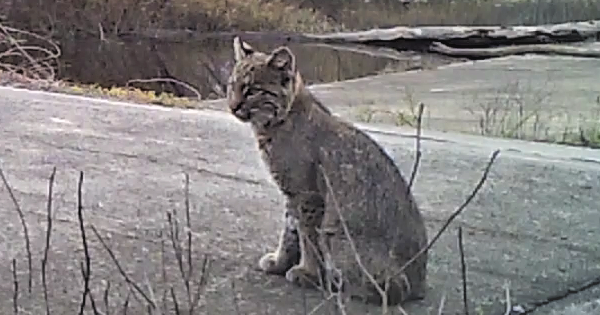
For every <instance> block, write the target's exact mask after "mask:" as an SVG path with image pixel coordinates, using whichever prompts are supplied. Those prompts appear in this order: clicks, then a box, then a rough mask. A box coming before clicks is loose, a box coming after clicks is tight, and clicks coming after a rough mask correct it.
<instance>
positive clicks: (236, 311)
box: [231, 279, 242, 315]
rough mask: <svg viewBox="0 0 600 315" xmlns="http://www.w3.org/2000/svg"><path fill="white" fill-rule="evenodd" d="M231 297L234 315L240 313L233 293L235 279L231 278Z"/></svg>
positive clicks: (235, 295)
mask: <svg viewBox="0 0 600 315" xmlns="http://www.w3.org/2000/svg"><path fill="white" fill-rule="evenodd" d="M231 298H232V302H233V309H234V310H235V315H242V313H241V312H240V306H239V304H238V299H237V294H236V293H235V280H234V279H231Z"/></svg>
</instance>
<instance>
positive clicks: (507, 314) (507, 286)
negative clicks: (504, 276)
mask: <svg viewBox="0 0 600 315" xmlns="http://www.w3.org/2000/svg"><path fill="white" fill-rule="evenodd" d="M504 292H505V295H506V312H505V313H504V315H510V313H511V311H512V304H511V302H510V284H509V283H508V282H506V284H505V286H504Z"/></svg>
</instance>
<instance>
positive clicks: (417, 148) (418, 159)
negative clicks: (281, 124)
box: [406, 103, 425, 194]
mask: <svg viewBox="0 0 600 315" xmlns="http://www.w3.org/2000/svg"><path fill="white" fill-rule="evenodd" d="M424 108H425V104H423V103H419V112H418V115H417V138H416V139H415V161H414V162H413V168H412V172H411V174H410V180H409V181H408V188H407V191H406V193H407V194H410V190H411V189H412V186H413V183H414V181H415V178H416V176H417V171H418V170H419V164H420V162H421V126H422V125H421V124H422V122H423V109H424Z"/></svg>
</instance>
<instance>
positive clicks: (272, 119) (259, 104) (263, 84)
mask: <svg viewBox="0 0 600 315" xmlns="http://www.w3.org/2000/svg"><path fill="white" fill-rule="evenodd" d="M233 52H234V56H235V65H234V67H233V70H232V72H231V75H230V76H229V81H228V85H227V102H228V105H229V110H230V111H231V113H232V114H233V115H235V117H237V118H238V119H239V120H241V121H244V122H247V121H249V122H250V123H252V125H254V126H255V127H256V128H260V129H268V128H270V127H275V126H277V125H279V124H281V123H282V122H283V121H285V119H286V117H287V115H288V113H289V111H290V109H291V106H292V103H293V102H294V99H295V97H296V95H297V93H298V90H299V89H300V87H301V85H302V82H301V78H300V75H299V74H298V71H297V69H296V57H295V56H294V54H293V53H292V52H291V51H290V49H289V48H287V47H285V46H284V47H279V48H276V49H274V50H273V51H271V52H270V53H263V52H259V51H256V50H255V49H254V48H252V47H251V46H250V45H248V44H247V43H245V42H243V41H241V40H240V38H239V37H236V38H234V40H233Z"/></svg>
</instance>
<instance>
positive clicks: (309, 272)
mask: <svg viewBox="0 0 600 315" xmlns="http://www.w3.org/2000/svg"><path fill="white" fill-rule="evenodd" d="M290 207H293V208H294V209H296V210H297V212H298V217H299V224H298V236H299V245H300V246H299V247H300V263H299V264H298V265H296V266H293V267H292V268H291V269H290V270H288V271H287V273H286V275H285V277H286V279H287V280H288V281H290V282H293V283H296V284H299V285H303V286H305V285H308V286H320V285H321V278H322V277H321V275H322V271H323V250H322V248H321V245H322V244H323V242H321V239H320V237H321V235H320V233H319V230H320V226H321V222H322V220H323V212H324V210H325V202H324V199H323V198H322V197H321V196H320V195H319V194H318V193H304V194H301V195H298V196H294V198H293V199H291V200H290Z"/></svg>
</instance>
